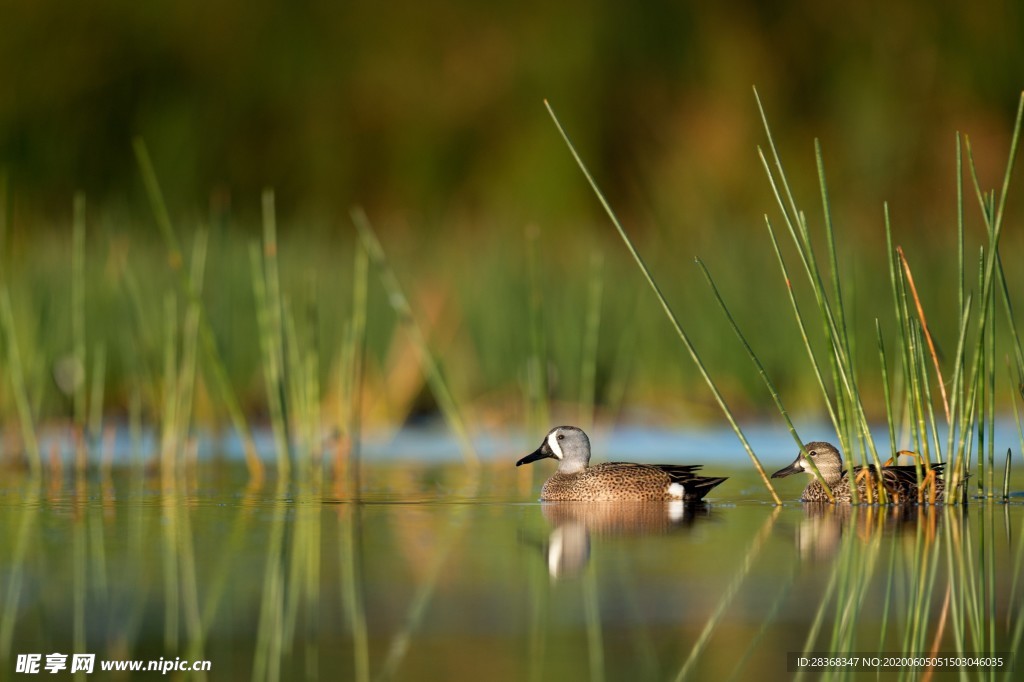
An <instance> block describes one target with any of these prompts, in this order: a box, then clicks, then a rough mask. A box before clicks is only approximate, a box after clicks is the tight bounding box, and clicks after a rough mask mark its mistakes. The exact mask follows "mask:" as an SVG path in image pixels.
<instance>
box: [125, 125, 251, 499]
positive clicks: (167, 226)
mask: <svg viewBox="0 0 1024 682" xmlns="http://www.w3.org/2000/svg"><path fill="white" fill-rule="evenodd" d="M133 147H134V150H135V158H136V161H137V163H138V164H139V170H140V172H141V174H142V181H143V184H144V185H145V187H146V195H147V196H148V198H149V203H150V206H151V208H152V210H153V216H154V218H155V219H156V223H157V227H158V228H159V229H160V233H161V234H162V235H163V238H164V243H165V245H166V248H167V260H168V264H169V265H170V267H171V269H172V270H173V271H175V272H176V273H178V275H179V286H180V287H181V288H182V290H183V291H184V292H185V294H186V295H187V297H188V298H189V300H192V299H196V300H199V299H198V296H197V295H196V292H194V291H192V290H191V289H190V287H189V283H188V277H187V275H186V274H185V273H184V272H183V270H182V254H181V246H180V244H179V242H178V236H177V234H176V232H175V230H174V224H173V222H172V221H171V217H170V213H169V212H168V210H167V203H166V202H165V201H164V196H163V191H162V190H161V189H160V183H159V181H158V180H157V175H156V169H155V168H154V167H153V162H152V160H151V159H150V156H149V150H148V149H147V148H146V144H145V142H144V141H143V140H142V138H140V137H137V138H135V140H133ZM200 304H201V302H200ZM199 340H200V343H201V348H202V351H203V355H204V357H205V358H206V360H207V364H208V366H209V369H210V371H211V372H212V374H213V384H214V386H215V387H216V389H217V391H218V392H219V393H220V397H221V400H222V401H223V402H224V407H225V409H226V410H227V412H228V418H229V419H230V420H231V424H232V426H233V427H234V428H235V432H236V433H237V434H238V437H239V438H240V439H241V441H242V447H243V450H244V452H245V464H246V467H247V468H248V471H249V478H250V481H251V482H252V483H253V485H257V486H258V485H261V484H262V482H263V479H264V476H265V471H264V466H263V461H262V460H261V459H260V457H259V454H258V453H257V452H256V443H255V442H254V441H253V438H252V432H251V431H250V430H249V424H248V422H247V421H246V419H245V415H244V414H243V413H242V408H241V405H240V404H239V401H238V396H237V395H236V394H235V389H234V388H233V387H232V385H231V380H230V379H229V378H228V373H227V368H226V367H225V365H224V359H223V358H222V356H221V353H220V350H219V348H218V346H217V339H216V337H215V336H214V334H213V329H212V328H211V327H210V322H209V319H208V315H201V316H200V326H199Z"/></svg>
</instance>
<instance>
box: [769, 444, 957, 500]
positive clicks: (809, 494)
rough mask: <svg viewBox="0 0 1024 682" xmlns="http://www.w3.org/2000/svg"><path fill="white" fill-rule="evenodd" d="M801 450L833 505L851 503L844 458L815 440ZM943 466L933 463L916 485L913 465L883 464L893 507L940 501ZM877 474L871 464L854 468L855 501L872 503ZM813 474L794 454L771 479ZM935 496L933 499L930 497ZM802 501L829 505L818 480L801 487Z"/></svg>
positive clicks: (799, 455) (802, 455)
mask: <svg viewBox="0 0 1024 682" xmlns="http://www.w3.org/2000/svg"><path fill="white" fill-rule="evenodd" d="M804 451H806V452H807V454H808V455H809V456H810V458H811V460H812V461H813V462H814V465H815V466H816V467H817V468H818V473H820V474H821V477H822V478H823V479H824V480H825V483H827V484H828V487H829V489H831V491H832V497H833V499H834V501H835V502H836V503H849V502H852V501H853V492H852V486H851V483H850V479H849V477H848V476H847V475H846V469H844V468H843V456H842V455H841V454H840V453H839V448H837V447H836V446H834V445H832V444H831V443H827V442H825V441H814V442H811V443H807V444H806V445H804ZM942 468H943V465H942V464H940V463H933V464H932V465H931V472H926V474H925V479H924V481H923V482H921V483H918V480H917V467H916V466H913V465H886V466H883V467H882V469H881V471H882V486H883V488H884V489H885V491H886V493H888V495H889V498H890V500H891V501H892V502H893V503H894V504H900V503H909V504H914V503H917V502H918V500H919V499H921V500H934V501H935V502H942V501H943V499H944V493H945V482H944V481H943V479H942ZM877 471H878V469H877V468H876V467H875V466H874V465H870V466H867V467H861V466H857V467H854V468H853V472H854V484H855V485H856V486H857V498H858V499H859V500H865V501H869V502H870V501H875V499H876V498H877V497H878V495H877V492H876V491H877V490H878V488H877V485H876V483H877V481H878V479H877V475H878V474H877ZM798 473H807V474H811V475H812V476H813V475H814V474H813V473H812V470H811V467H810V464H809V463H808V461H807V458H806V457H805V456H804V454H803V452H799V453H797V456H796V459H795V460H793V463H792V464H790V465H789V466H786V467H783V468H781V469H779V470H778V471H776V472H775V473H774V474H772V478H785V477H786V476H790V475H792V474H798ZM929 485H930V486H933V491H927V492H925V490H926V487H927V486H929ZM933 495H934V496H933ZM801 499H802V500H803V501H804V502H828V501H830V500H829V499H828V495H827V494H826V492H825V488H824V487H823V486H822V485H821V481H819V480H818V479H817V478H813V479H812V480H811V482H810V483H808V484H807V487H806V488H804V492H803V496H802V497H801Z"/></svg>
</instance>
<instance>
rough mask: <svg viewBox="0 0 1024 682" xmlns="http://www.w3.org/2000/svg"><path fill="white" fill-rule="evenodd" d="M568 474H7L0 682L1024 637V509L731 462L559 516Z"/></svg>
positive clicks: (766, 675)
mask: <svg viewBox="0 0 1024 682" xmlns="http://www.w3.org/2000/svg"><path fill="white" fill-rule="evenodd" d="M548 469H550V467H544V466H543V465H541V466H535V467H534V468H533V469H532V470H531V469H528V468H526V467H523V468H520V469H516V468H514V467H513V466H511V462H504V461H502V462H500V463H494V464H488V465H486V466H484V467H483V468H482V470H481V471H479V472H478V473H476V474H471V473H469V472H467V471H466V470H465V468H464V467H462V466H461V465H459V464H453V463H440V464H427V465H425V464H414V463H410V462H398V461H391V462H388V463H384V464H374V465H364V467H363V471H362V490H361V493H360V495H358V496H356V495H353V494H351V493H350V492H349V491H347V490H346V489H345V487H344V486H343V485H341V484H337V483H335V482H332V481H330V480H325V481H323V482H316V481H312V482H310V483H309V484H307V485H304V486H295V485H287V486H284V485H280V484H278V483H277V482H275V481H273V480H271V481H270V482H268V483H267V484H265V485H264V486H263V487H262V488H260V489H257V490H253V489H250V488H247V485H246V479H245V475H244V471H243V470H242V469H241V468H240V467H239V466H238V465H237V464H234V463H222V464H219V465H206V466H202V467H200V469H199V470H198V471H195V472H192V473H190V474H189V475H187V476H185V477H183V478H182V479H180V480H179V481H177V482H176V484H175V485H174V486H164V485H162V482H161V481H160V479H159V478H156V477H152V476H144V475H140V474H139V473H138V472H137V471H134V470H132V469H130V468H123V469H115V470H114V473H113V475H111V476H102V475H100V474H99V473H95V472H93V473H90V474H89V475H87V476H86V477H85V478H84V479H82V480H79V481H76V480H73V479H71V478H68V479H67V480H65V481H62V482H58V483H56V484H54V483H52V482H44V483H43V484H38V483H33V482H32V481H30V480H29V479H28V478H26V477H24V476H22V475H20V474H17V473H10V472H9V473H7V474H5V476H4V478H3V484H2V487H0V543H2V547H3V551H2V556H0V679H9V678H11V677H13V676H14V671H15V666H16V662H17V656H18V654H27V653H41V654H44V655H45V654H47V653H52V652H59V653H66V654H72V653H94V654H96V656H97V659H101V658H102V659H129V658H131V659H160V658H161V657H162V658H163V659H165V660H171V659H176V658H180V659H188V660H194V659H206V660H209V661H210V662H211V670H210V672H208V673H205V674H199V673H192V674H186V673H182V672H178V673H172V676H173V677H174V678H176V679H192V678H195V679H211V680H236V679H237V680H249V679H282V680H293V679H314V680H315V679H323V680H339V679H355V680H360V679H372V680H381V679H403V680H437V679H445V680H459V679H474V680H475V679H488V680H566V679H573V680H575V679H597V680H601V679H607V680H622V679H635V680H647V679H653V680H660V679H669V680H671V679H682V678H692V679H716V680H723V679H749V678H751V677H753V676H755V675H756V676H758V677H759V678H761V679H789V678H790V677H791V673H790V672H789V671H788V670H787V652H804V651H833V652H835V651H845V652H882V653H886V652H918V651H919V652H946V653H951V652H960V653H974V652H977V653H980V652H986V651H991V652H999V651H1007V650H1012V649H1015V648H1017V647H1018V645H1019V644H1020V641H1021V628H1022V626H1021V623H1022V620H1021V618H1020V616H1021V612H1022V606H1024V594H1022V588H1021V585H1020V584H1019V583H1020V575H1021V572H1022V560H1024V545H1022V541H1021V532H1020V529H1021V528H1022V524H1024V504H1020V503H1011V504H998V503H995V504H993V503H980V502H973V503H972V504H970V505H969V506H968V508H967V509H966V510H964V509H962V508H958V509H953V508H950V509H942V508H940V509H931V510H918V509H914V508H907V509H894V508H879V507H863V508H858V509H852V510H851V509H846V510H837V509H833V508H825V509H812V508H807V507H806V506H805V505H802V504H800V503H798V502H796V501H795V499H796V498H797V497H798V496H799V492H800V485H801V484H800V482H799V481H796V480H794V479H787V480H786V481H783V482H782V483H785V484H786V485H781V486H780V487H779V490H780V494H781V495H782V496H783V498H785V499H787V500H790V501H788V502H787V503H786V504H785V505H783V506H782V507H773V506H772V505H770V504H768V503H767V500H768V496H767V494H766V493H765V492H764V489H763V488H762V487H761V483H760V481H759V479H758V478H757V476H756V475H754V474H752V473H751V472H750V471H749V468H741V469H732V470H726V469H725V467H723V466H713V467H712V466H710V465H709V466H708V467H707V471H708V473H712V474H716V475H717V474H728V475H730V476H732V478H731V479H730V480H729V481H728V482H727V483H725V484H723V485H722V486H720V487H719V488H717V489H715V490H714V491H713V495H712V499H711V500H710V502H709V503H708V504H707V505H704V506H701V507H697V508H682V507H673V506H672V505H663V504H653V505H652V504H624V505H601V504H597V505H595V504H572V503H561V504H550V503H548V504H542V503H540V502H537V501H536V498H537V492H538V489H539V485H540V482H541V481H542V480H543V477H544V476H545V475H546V474H547V473H549V471H548ZM712 469H714V470H713V471H712ZM790 481H792V483H791V484H790ZM1020 487H1021V486H1017V489H1020ZM158 675H159V673H154V672H142V673H136V674H135V676H134V677H133V678H132V679H153V678H154V677H155V676H158ZM977 675H979V673H969V674H968V679H973V678H974V677H975V676H977ZM65 676H67V675H65ZM817 676H818V673H813V674H812V675H811V677H812V678H816V677H817ZM1002 678H1005V679H1012V674H1010V673H1008V674H1006V675H1001V676H1000V677H997V679H1002ZM26 679H29V678H26ZM82 679H86V678H82ZM88 679H104V674H103V673H94V674H93V675H92V676H91V677H89V678H88ZM119 679H126V676H125V675H124V674H121V677H119ZM858 679H860V677H858Z"/></svg>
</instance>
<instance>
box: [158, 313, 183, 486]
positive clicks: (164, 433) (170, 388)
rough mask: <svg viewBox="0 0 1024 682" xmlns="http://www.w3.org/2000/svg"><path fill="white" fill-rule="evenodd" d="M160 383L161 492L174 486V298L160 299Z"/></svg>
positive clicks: (175, 415)
mask: <svg viewBox="0 0 1024 682" xmlns="http://www.w3.org/2000/svg"><path fill="white" fill-rule="evenodd" d="M164 320H165V322H164V349H163V350H164V381H163V396H162V408H163V409H162V419H161V422H160V429H161V439H160V478H161V482H162V485H163V487H164V488H165V489H167V488H170V487H172V486H173V485H174V482H175V476H174V473H175V469H176V453H177V450H178V443H177V438H178V435H179V434H178V428H177V424H178V395H179V394H178V380H179V376H178V348H177V345H178V306H177V299H176V298H175V296H174V294H170V293H168V294H167V295H166V297H165V298H164Z"/></svg>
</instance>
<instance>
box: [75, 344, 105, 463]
mask: <svg viewBox="0 0 1024 682" xmlns="http://www.w3.org/2000/svg"><path fill="white" fill-rule="evenodd" d="M106 378H107V347H106V345H104V344H102V343H100V344H98V345H97V346H96V351H95V355H93V358H92V390H91V391H89V421H88V429H87V430H86V435H87V439H88V440H89V441H91V442H92V443H96V442H97V441H98V440H99V439H100V438H101V436H102V434H103V393H104V389H105V387H106ZM82 383H83V384H84V383H85V382H84V381H83V382H82ZM76 467H77V468H78V470H79V471H82V470H84V469H85V462H84V461H81V462H77V463H76Z"/></svg>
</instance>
